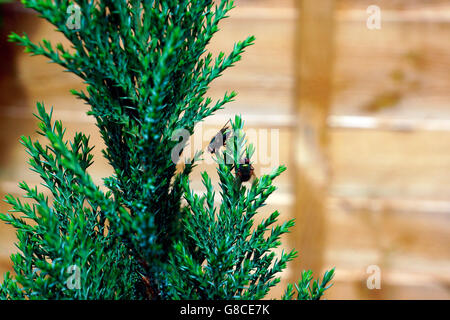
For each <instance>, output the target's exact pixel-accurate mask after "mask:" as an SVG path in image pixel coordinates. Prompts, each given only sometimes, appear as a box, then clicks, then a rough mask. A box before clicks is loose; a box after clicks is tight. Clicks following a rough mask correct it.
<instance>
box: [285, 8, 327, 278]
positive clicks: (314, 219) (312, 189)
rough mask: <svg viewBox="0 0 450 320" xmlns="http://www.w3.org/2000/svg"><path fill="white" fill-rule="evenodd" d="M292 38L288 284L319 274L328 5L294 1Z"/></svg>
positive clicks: (324, 190) (324, 187)
mask: <svg viewBox="0 0 450 320" xmlns="http://www.w3.org/2000/svg"><path fill="white" fill-rule="evenodd" d="M297 9H298V10H299V20H298V22H297V37H296V52H297V55H298V58H297V59H296V61H297V64H296V81H297V83H296V105H297V112H298V118H299V130H298V133H297V136H296V141H295V146H296V147H295V148H296V150H295V153H296V161H297V167H296V173H295V174H296V185H295V188H296V190H295V195H296V201H297V203H296V215H297V216H296V227H295V229H294V231H293V234H294V235H295V236H294V237H293V239H292V242H293V246H294V247H295V248H296V249H297V250H299V252H300V256H301V258H300V260H299V261H298V262H296V263H295V264H294V265H293V270H294V271H293V272H292V277H293V278H292V281H297V280H298V278H299V276H300V272H301V270H302V269H312V270H316V272H317V270H321V269H322V266H323V250H324V242H323V240H324V236H325V228H324V223H325V220H324V213H325V207H324V206H323V202H322V198H323V196H324V195H326V194H327V186H328V181H329V176H328V173H327V162H328V160H327V157H328V151H327V144H328V136H327V126H326V119H327V117H328V113H329V107H330V99H331V82H330V75H331V72H332V60H333V36H334V35H333V13H334V1H328V0H327V1H321V4H320V6H318V5H317V3H316V1H313V0H302V1H299V2H298V7H297Z"/></svg>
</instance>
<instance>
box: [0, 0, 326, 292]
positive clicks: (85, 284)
mask: <svg viewBox="0 0 450 320" xmlns="http://www.w3.org/2000/svg"><path fill="white" fill-rule="evenodd" d="M23 3H24V5H25V6H26V7H28V8H31V9H34V10H36V11H37V12H38V13H39V14H40V16H41V17H42V18H44V19H46V20H47V21H48V22H50V23H51V24H53V25H54V26H55V27H56V30H58V31H59V32H61V33H62V34H63V35H64V36H65V37H66V38H67V39H68V40H69V41H70V43H71V47H70V48H66V47H64V46H63V45H62V44H60V43H56V44H54V43H51V42H49V41H48V40H45V39H43V40H42V41H41V42H39V43H33V42H32V41H31V40H30V39H29V38H28V36H27V35H26V34H24V35H18V34H12V35H11V36H10V40H11V41H14V42H17V43H18V44H20V45H23V46H24V47H25V50H26V52H29V53H31V54H32V55H43V56H45V57H47V58H48V59H49V60H50V61H51V62H54V63H57V64H59V65H61V66H62V67H64V68H65V70H66V71H68V72H72V73H74V74H75V75H77V76H78V77H80V78H81V79H82V81H83V82H84V83H85V84H86V89H85V91H76V90H73V91H72V93H73V94H74V95H75V96H76V97H78V98H79V99H82V100H83V101H84V102H85V103H87V104H88V105H89V106H90V110H89V112H88V114H89V115H91V116H93V117H94V118H95V120H96V125H97V127H98V130H99V132H100V134H101V137H102V139H103V140H104V143H105V149H104V150H103V155H104V157H105V158H106V159H107V160H108V162H109V164H110V165H111V167H112V168H113V172H114V173H113V174H112V175H111V176H109V177H105V178H104V187H106V189H105V188H100V186H98V185H95V184H94V182H93V180H92V178H91V176H90V175H89V173H88V171H87V169H88V168H89V166H90V165H91V164H92V162H93V156H92V154H91V151H92V148H93V147H92V146H91V145H90V144H89V137H87V136H86V135H85V134H83V133H77V134H76V135H75V136H74V137H73V138H71V139H70V138H67V137H65V129H64V127H63V124H62V123H61V122H60V121H54V120H53V119H52V112H51V111H50V112H48V111H47V110H46V108H45V107H44V105H43V104H41V103H38V104H37V113H36V117H37V118H38V120H39V131H38V133H39V134H40V135H41V136H43V137H44V138H45V140H46V142H45V143H44V144H41V143H40V142H39V141H34V140H32V139H31V138H30V137H22V139H21V143H22V144H23V145H24V147H25V148H26V150H27V152H28V154H29V156H30V158H29V164H30V166H31V170H33V171H34V172H36V173H37V174H39V176H40V177H41V179H42V181H43V183H42V184H43V186H44V187H45V188H46V189H47V191H48V193H49V195H50V196H46V195H45V194H44V193H42V192H39V191H38V189H37V188H36V187H32V186H29V185H28V184H27V183H25V182H22V183H20V188H21V189H22V190H23V191H24V192H25V196H24V198H26V199H28V200H31V201H32V202H31V203H30V202H29V201H23V200H21V199H20V198H15V197H13V196H12V195H8V196H7V197H6V201H7V202H8V203H9V204H10V205H11V206H12V209H11V211H10V213H7V214H2V215H0V219H1V220H3V221H4V222H6V223H8V224H11V225H12V226H13V227H14V228H15V229H16V231H17V237H18V241H17V247H18V252H17V253H16V254H13V255H12V257H11V259H12V263H13V268H14V273H12V274H10V273H7V274H6V275H5V279H4V281H3V283H2V284H1V286H0V298H3V299H261V298H264V297H265V296H266V295H267V293H268V292H269V290H270V288H272V287H273V286H274V285H276V284H277V283H278V282H279V277H277V275H279V273H280V272H281V271H282V270H283V269H285V268H286V264H287V262H289V261H290V260H292V259H293V258H294V257H295V256H296V251H291V252H283V253H282V254H281V256H280V257H276V255H275V253H274V252H273V249H275V248H277V247H278V246H279V245H280V241H279V239H280V236H281V235H283V234H284V233H286V232H288V231H289V229H290V228H291V227H292V226H293V224H294V222H293V221H289V222H286V223H284V224H282V225H277V224H276V222H277V218H278V216H279V213H278V212H277V211H276V212H274V213H273V214H272V215H270V217H269V218H267V219H265V220H263V221H262V222H261V223H259V224H258V225H256V226H254V218H255V216H256V215H257V210H258V209H259V208H260V207H262V206H263V205H264V203H265V201H266V200H267V198H268V197H269V196H270V194H272V193H273V192H274V191H275V189H276V188H275V187H274V186H273V185H272V181H273V179H275V178H276V177H277V176H278V175H280V174H281V173H282V172H283V171H284V170H285V167H284V166H281V167H278V168H275V169H274V171H273V172H272V173H271V174H268V175H263V176H261V177H259V178H256V179H254V181H253V182H252V183H251V184H250V186H249V184H247V186H246V184H245V183H243V181H242V175H240V173H241V171H240V170H242V169H243V168H244V165H245V164H243V162H242V159H243V158H246V159H248V160H249V161H250V159H251V156H252V154H253V151H254V147H253V146H251V145H249V146H247V144H246V140H245V134H244V133H243V121H242V119H241V118H240V117H236V118H235V119H234V120H233V121H232V122H231V126H232V131H233V133H232V134H231V135H230V137H229V142H228V143H227V144H226V146H223V147H222V148H220V150H218V152H217V156H216V158H215V159H216V161H217V173H218V176H219V179H220V189H221V190H220V196H221V204H220V206H219V207H216V206H215V191H214V188H213V186H212V183H211V179H210V177H209V176H208V175H207V174H206V173H203V175H202V177H203V184H204V187H205V189H206V191H205V194H204V195H201V196H200V195H197V194H195V193H193V191H192V189H191V188H190V184H189V175H190V173H191V172H192V170H193V168H194V166H196V165H197V163H198V160H199V158H200V153H197V155H196V156H195V157H194V159H192V161H190V162H188V163H186V164H185V165H184V166H183V168H182V169H177V163H176V162H175V161H173V159H172V158H173V157H172V154H173V152H172V151H173V149H174V148H175V147H176V146H177V144H178V143H179V141H177V140H176V139H175V140H174V139H173V135H174V133H175V132H176V131H177V130H180V129H183V130H187V132H188V133H189V134H190V135H192V134H193V133H194V127H195V125H196V124H197V123H199V122H200V121H202V120H204V119H205V118H206V117H208V116H210V115H212V114H213V113H215V112H216V111H217V110H220V109H222V108H223V107H224V105H225V104H226V103H228V102H230V101H232V100H233V99H234V97H235V96H236V93H235V92H231V93H225V94H224V96H223V98H222V99H220V100H219V101H215V102H213V101H212V100H211V99H210V98H208V97H206V94H207V90H208V88H209V85H210V83H211V82H212V81H213V80H214V79H216V78H218V77H219V76H220V75H221V74H222V73H223V72H224V71H225V70H226V69H228V68H230V67H232V66H234V65H235V63H236V62H238V61H239V60H240V59H241V56H242V54H243V53H244V51H245V49H246V48H247V47H248V46H250V45H252V44H253V42H254V37H252V36H250V37H248V38H247V39H244V40H242V41H239V42H237V43H236V44H235V45H234V48H233V49H232V50H231V51H230V53H228V54H225V53H220V54H219V55H218V56H217V57H213V56H212V54H211V53H209V52H208V50H207V46H208V44H209V43H210V40H211V38H212V37H213V36H214V34H215V33H216V32H217V31H218V30H219V29H218V25H219V22H220V21H221V20H222V19H224V18H226V17H227V14H228V13H229V11H230V10H231V9H232V8H233V6H234V2H233V1H232V0H220V1H213V0H77V1H73V2H71V1H68V0H24V1H23ZM77 15H78V16H77ZM182 151H183V150H181V151H180V153H182ZM248 165H250V164H248ZM105 190H106V191H105ZM184 200H185V202H183V201H184ZM332 276H333V270H331V271H329V272H326V273H325V275H324V276H323V279H322V280H321V281H318V280H316V281H314V282H312V275H311V272H310V271H305V272H304V273H303V277H302V279H301V280H300V281H299V283H298V284H296V285H295V290H294V286H292V285H289V286H288V288H287V290H286V293H285V295H284V296H283V298H284V299H319V298H320V297H321V296H322V295H323V292H324V290H326V289H327V288H328V287H329V282H330V280H331V278H332ZM295 291H296V292H295Z"/></svg>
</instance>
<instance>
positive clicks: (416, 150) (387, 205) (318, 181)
mask: <svg viewBox="0 0 450 320" xmlns="http://www.w3.org/2000/svg"><path fill="white" fill-rule="evenodd" d="M319 3H320V4H319ZM373 4H376V5H378V6H379V7H380V8H381V10H382V11H381V14H382V25H381V29H380V30H369V29H368V28H367V27H366V20H367V18H368V16H369V15H368V13H367V12H366V9H367V7H368V6H370V5H373ZM0 8H1V9H0V10H1V11H2V23H3V26H2V28H1V31H0V36H1V38H0V55H1V56H2V57H1V58H2V59H0V123H1V125H2V129H1V132H2V135H1V136H0V148H1V150H2V151H3V152H2V155H1V157H0V197H2V198H3V197H4V195H5V194H6V193H12V194H14V195H18V194H20V190H19V189H18V187H17V183H18V182H19V181H21V180H26V181H27V182H30V183H34V184H39V183H40V181H39V179H38V177H37V176H36V175H34V174H32V173H31V172H30V171H29V170H28V168H27V167H28V166H27V164H26V159H27V157H26V153H25V151H24V150H23V148H22V146H21V145H20V144H19V143H18V139H19V137H20V136H21V135H31V136H33V137H36V134H35V133H34V132H35V130H36V122H35V119H34V118H33V116H32V113H33V112H34V111H35V103H36V101H43V102H44V103H45V105H46V106H47V107H50V106H54V108H55V110H54V115H55V118H58V119H61V120H63V123H64V125H65V126H66V127H67V128H68V135H71V134H73V133H74V132H75V131H83V132H86V133H89V134H91V136H92V143H93V144H94V145H95V146H96V148H95V149H94V155H95V158H94V159H95V164H94V166H93V167H92V169H91V173H92V175H93V177H94V179H95V180H96V181H97V182H98V183H101V178H102V177H104V176H106V175H108V174H109V173H110V172H111V170H110V168H109V167H108V165H107V163H106V162H105V161H104V160H103V159H102V156H101V149H102V143H101V140H100V137H99V135H98V133H97V130H96V127H95V124H94V122H93V120H92V119H91V118H89V117H88V116H86V115H85V112H86V111H87V106H85V105H83V103H82V102H81V101H79V100H76V99H75V98H74V97H73V96H72V95H70V93H69V90H70V89H71V88H82V84H81V81H80V80H79V79H77V78H76V77H75V76H73V75H71V74H68V73H64V72H62V71H63V70H62V68H60V67H59V66H56V65H53V64H48V63H47V61H46V59H44V58H42V57H29V56H28V55H26V54H24V53H23V52H22V48H17V47H16V46H15V45H13V44H9V43H6V41H5V36H6V34H7V33H8V32H9V31H11V30H15V31H26V32H27V33H28V34H29V35H30V37H31V38H32V39H33V40H39V39H42V38H44V37H45V38H46V39H50V40H52V41H62V42H63V43H65V41H64V39H62V37H61V35H59V34H57V33H55V32H54V31H53V27H52V26H51V25H49V24H47V23H45V22H43V21H42V20H40V19H38V18H37V17H36V16H35V15H34V14H33V13H31V12H29V11H27V10H23V9H20V7H18V6H14V5H3V6H1V7H0ZM221 29H222V30H221V32H219V33H218V34H217V37H216V39H214V41H213V43H212V44H211V50H212V51H213V52H216V53H217V52H218V51H219V50H223V51H226V52H228V51H229V50H230V49H231V48H232V45H233V43H234V41H236V40H240V39H244V38H245V37H246V36H247V35H249V34H254V35H255V36H256V38H257V42H256V45H255V46H253V47H251V48H249V49H248V50H247V54H246V55H245V56H244V58H243V60H242V62H240V63H239V64H238V65H237V66H236V67H235V68H233V69H230V70H228V71H227V72H226V73H225V75H224V76H223V77H221V78H220V79H218V80H217V81H216V82H215V83H214V85H213V86H212V88H211V91H210V95H211V96H212V97H213V98H219V97H221V96H222V95H223V92H224V91H226V90H228V91H230V90H236V91H237V92H238V93H239V95H238V97H237V99H236V101H235V102H233V103H232V104H229V105H228V106H227V107H226V109H225V110H223V111H221V112H220V113H218V114H217V115H215V116H213V117H211V118H210V119H208V120H207V121H206V122H205V123H204V124H203V125H202V126H201V127H200V128H199V130H198V131H199V132H200V134H201V140H202V141H201V142H202V144H203V146H206V144H207V142H208V140H209V138H211V135H210V132H215V130H217V129H218V128H219V127H221V126H222V125H223V123H224V122H225V121H226V119H228V118H229V117H231V116H233V115H234V114H236V113H237V114H242V116H243V118H244V120H245V121H246V128H247V129H248V131H252V130H253V132H256V133H257V134H260V133H261V132H268V135H269V137H270V134H271V132H274V131H276V130H278V131H277V132H278V142H279V144H278V150H277V157H278V159H279V162H280V163H283V164H285V165H287V167H288V170H287V172H286V173H285V174H284V175H282V176H281V177H280V178H279V180H278V181H276V185H277V186H278V187H279V190H278V191H277V192H275V194H274V195H273V197H272V198H271V199H270V201H269V203H268V206H267V207H266V208H265V209H264V210H263V212H262V213H261V216H265V215H267V214H268V213H270V212H272V211H273V210H275V209H277V210H279V211H280V212H281V213H282V216H283V219H290V218H293V217H294V218H296V219H297V226H296V227H295V230H294V232H293V233H291V234H290V235H289V236H288V237H286V238H285V240H286V242H285V247H286V248H292V247H295V248H296V249H297V250H298V251H299V252H300V258H299V259H297V261H295V263H293V264H292V265H291V267H290V268H289V270H288V271H287V272H285V273H284V274H283V281H282V283H281V284H280V285H279V286H278V287H277V288H275V289H274V290H273V292H272V295H271V297H279V296H280V295H281V292H282V291H283V290H284V288H285V285H286V282H287V281H290V282H293V281H295V280H296V279H298V277H299V275H300V271H301V270H302V269H303V268H313V270H314V271H315V274H316V275H318V274H319V272H322V271H323V270H324V269H327V268H330V267H332V266H336V269H337V272H336V278H335V284H334V286H333V288H332V289H330V290H329V292H328V294H327V298H329V299H408V298H424V299H431V298H438V299H449V298H450V288H449V286H450V246H449V243H450V241H449V240H450V188H448V185H449V183H450V77H449V74H450V72H449V71H450V46H449V45H448V39H449V37H450V4H448V1H443V0H441V1H439V0H435V1H432V0H430V1H426V2H425V3H424V2H423V1H418V0H417V1H413V0H397V1H392V0H389V1H388V0H377V1H370V0H367V1H366V0H335V1H334V0H321V1H316V0H297V1H295V0H237V8H236V9H234V10H233V11H232V13H231V15H230V18H229V19H227V20H226V21H224V23H223V24H222V26H221ZM265 130H266V131H265ZM252 141H253V142H254V143H255V146H256V148H257V150H258V147H259V148H262V147H261V146H260V144H261V143H262V142H261V140H260V139H255V140H252ZM258 142H259V144H258ZM270 143H271V144H274V143H275V144H276V143H277V141H276V140H275V141H270ZM269 150H270V148H269ZM256 160H258V159H256ZM268 166H270V164H261V163H258V161H256V164H255V167H256V173H257V174H259V173H261V172H263V171H264V170H267V168H268ZM200 170H207V171H208V172H211V173H212V174H214V173H213V172H214V167H213V166H212V165H210V164H205V165H204V166H202V167H201V168H199V170H197V172H195V174H194V177H193V179H194V180H195V184H194V185H195V187H196V188H198V191H202V188H201V185H200V183H199V179H198V177H199V172H200ZM8 209H9V208H8V206H7V205H6V204H4V203H2V204H0V210H1V212H5V211H7V210H8ZM14 241H15V235H14V231H13V230H12V229H11V228H10V227H8V226H5V225H0V272H1V273H3V272H4V271H5V270H8V269H10V263H9V258H8V256H9V255H10V254H11V253H12V252H13V251H14V249H15V247H14ZM370 265H377V266H379V267H380V269H381V289H380V290H376V289H375V290H369V289H368V288H367V285H366V280H367V278H368V277H369V276H370V274H367V273H366V270H367V267H368V266H370Z"/></svg>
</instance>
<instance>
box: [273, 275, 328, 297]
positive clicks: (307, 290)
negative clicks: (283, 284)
mask: <svg viewBox="0 0 450 320" xmlns="http://www.w3.org/2000/svg"><path fill="white" fill-rule="evenodd" d="M333 276H334V268H333V269H331V270H328V271H326V272H325V274H324V275H323V278H322V281H319V280H314V282H313V283H312V286H311V281H312V280H313V276H312V271H311V270H308V271H303V272H302V278H301V279H300V280H299V281H298V283H297V284H295V285H294V286H295V289H296V291H297V297H294V296H295V292H294V288H293V286H292V284H288V287H287V289H286V292H285V293H284V295H283V297H282V299H283V300H292V299H296V300H319V299H320V298H321V297H322V296H323V294H324V292H325V290H327V289H329V288H330V287H331V286H332V284H329V283H330V282H331V279H332V278H333Z"/></svg>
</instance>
